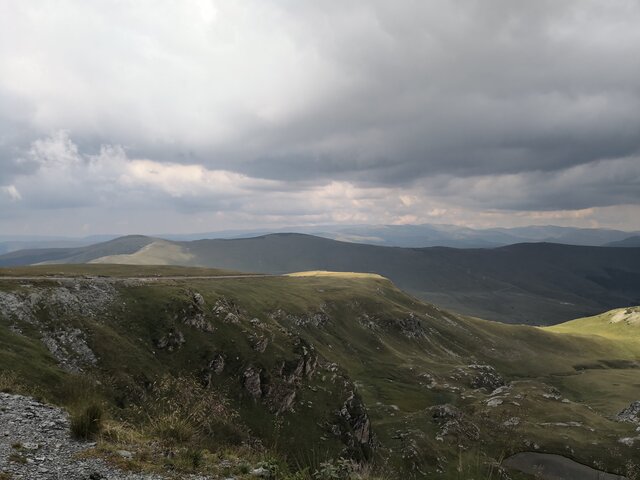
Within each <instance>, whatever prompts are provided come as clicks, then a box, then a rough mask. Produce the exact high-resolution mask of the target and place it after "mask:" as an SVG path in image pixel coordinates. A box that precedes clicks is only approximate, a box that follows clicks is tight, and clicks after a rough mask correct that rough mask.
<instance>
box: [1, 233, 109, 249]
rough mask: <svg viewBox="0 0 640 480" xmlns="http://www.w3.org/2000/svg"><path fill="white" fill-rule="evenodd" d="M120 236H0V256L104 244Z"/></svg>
mask: <svg viewBox="0 0 640 480" xmlns="http://www.w3.org/2000/svg"><path fill="white" fill-rule="evenodd" d="M119 236H120V235H91V236H88V237H82V238H69V237H53V236H33V235H0V254H4V253H10V252H16V251H18V250H28V249H35V248H38V249H40V248H78V247H85V246H88V245H93V244H95V243H98V242H106V241H108V240H112V239H114V238H118V237H119Z"/></svg>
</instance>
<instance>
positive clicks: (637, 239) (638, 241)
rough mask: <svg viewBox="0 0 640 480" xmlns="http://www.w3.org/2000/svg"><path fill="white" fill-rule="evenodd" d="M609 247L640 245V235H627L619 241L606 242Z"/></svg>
mask: <svg viewBox="0 0 640 480" xmlns="http://www.w3.org/2000/svg"><path fill="white" fill-rule="evenodd" d="M606 246H607V247H625V248H628V247H640V235H634V236H633V237H627V238H625V239H624V240H619V241H617V242H609V243H607V244H606Z"/></svg>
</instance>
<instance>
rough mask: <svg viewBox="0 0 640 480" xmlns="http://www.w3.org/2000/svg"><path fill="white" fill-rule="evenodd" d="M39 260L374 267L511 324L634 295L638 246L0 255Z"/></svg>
mask: <svg viewBox="0 0 640 480" xmlns="http://www.w3.org/2000/svg"><path fill="white" fill-rule="evenodd" d="M43 262H44V263H83V262H95V263H123V264H126V263H129V264H139V265H142V264H167V265H189V266H205V267H216V268H225V269H231V270H236V271H253V272H262V273H270V274H281V273H288V272H295V271H303V270H331V271H358V272H370V273H378V274H381V275H384V276H385V277H387V278H390V279H391V280H392V281H394V282H395V283H396V284H397V285H398V286H399V287H400V288H402V289H404V290H406V291H408V292H410V293H411V294H413V295H415V296H417V297H418V298H420V299H423V300H426V301H429V302H432V303H435V304H437V305H440V306H442V307H443V308H447V309H450V310H454V311H458V312H460V313H464V314H468V315H474V316H478V317H483V318H489V319H493V320H500V321H503V322H508V323H527V324H553V323H559V322H562V321H565V320H569V319H572V318H576V317H583V316H587V315H592V314H595V313H598V312H602V311H605V310H610V309H613V308H616V307H621V306H626V305H634V304H638V303H640V249H638V248H604V247H580V246H569V245H557V244H547V243H533V244H517V245H511V246H507V247H501V248H495V249H452V248H442V247H433V248H419V249H415V248H397V247H380V246H374V245H364V244H355V243H349V242H338V241H335V240H329V239H325V238H320V237H314V236H310V235H300V234H275V235H266V236H262V237H255V238H247V239H233V240H231V239H229V240H196V241H190V242H171V241H167V240H160V239H153V238H150V237H142V236H133V237H122V238H119V239H116V240H112V241H110V242H105V243H102V244H96V245H93V246H90V247H82V248H75V249H52V250H29V251H21V252H13V253H11V254H9V255H4V256H0V266H12V265H26V264H32V263H43Z"/></svg>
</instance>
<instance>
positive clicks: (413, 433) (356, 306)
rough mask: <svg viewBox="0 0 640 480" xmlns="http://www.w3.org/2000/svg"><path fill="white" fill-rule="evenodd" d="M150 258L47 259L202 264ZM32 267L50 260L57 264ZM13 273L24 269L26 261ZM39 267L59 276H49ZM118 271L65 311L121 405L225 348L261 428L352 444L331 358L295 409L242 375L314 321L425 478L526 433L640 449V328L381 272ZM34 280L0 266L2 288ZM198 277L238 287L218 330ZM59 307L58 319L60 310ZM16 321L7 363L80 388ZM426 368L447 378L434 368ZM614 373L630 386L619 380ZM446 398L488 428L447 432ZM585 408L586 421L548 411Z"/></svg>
mask: <svg viewBox="0 0 640 480" xmlns="http://www.w3.org/2000/svg"><path fill="white" fill-rule="evenodd" d="M61 268H62V270H61ZM139 268H140V267H115V266H107V265H105V266H98V265H91V266H68V267H66V266H65V267H61V266H55V267H48V269H49V270H48V271H49V272H50V273H55V274H60V273H65V274H73V275H83V274H86V275H117V276H121V277H127V276H133V275H132V272H138V273H136V276H138V275H141V276H144V275H170V276H179V275H181V274H184V275H185V276H187V277H188V276H189V275H194V274H196V275H199V274H200V273H199V272H201V271H200V270H194V269H184V270H181V269H178V268H175V267H174V268H169V267H147V268H146V269H143V270H140V269H139ZM19 272H20V274H22V275H25V274H28V273H29V274H31V273H32V272H33V274H34V275H44V274H46V272H47V267H37V268H33V269H31V268H29V269H21V270H19ZM2 273H4V274H5V275H16V271H15V270H14V271H13V272H12V273H7V272H2ZM33 283H34V285H35V286H43V285H51V284H50V282H47V281H45V280H43V281H37V282H33ZM116 285H117V289H118V292H119V296H120V300H119V301H118V302H117V305H114V307H113V308H111V309H110V310H109V312H108V313H107V314H106V315H104V316H103V317H101V318H83V317H77V316H76V317H70V318H67V317H63V318H62V319H60V318H58V319H57V320H56V321H62V322H69V323H72V324H74V325H76V326H78V327H79V328H81V329H82V330H83V331H86V332H87V333H88V336H89V339H90V346H91V348H92V349H93V350H94V351H95V353H96V355H97V356H98V358H100V363H99V366H98V369H97V370H95V371H92V372H90V373H91V374H92V375H97V376H98V377H100V378H102V379H103V383H104V384H106V385H109V386H110V387H109V388H108V389H104V390H101V393H100V394H101V395H103V396H104V397H105V398H107V399H108V400H109V401H110V402H112V404H114V405H120V407H119V408H116V407H114V409H115V412H116V413H115V414H117V415H126V410H127V407H126V405H127V401H131V402H134V401H135V400H134V399H133V398H132V399H129V400H127V399H126V398H125V397H126V395H125V392H127V391H129V390H131V389H132V388H133V387H134V386H135V387H136V388H139V386H140V385H141V384H144V383H146V382H149V381H152V380H153V379H154V378H156V376H158V375H161V374H163V373H166V372H172V373H173V374H176V375H179V374H182V375H184V374H195V375H199V374H200V372H201V370H202V368H203V366H204V365H206V364H207V363H208V361H209V360H211V358H212V357H213V356H214V355H215V354H216V353H219V352H223V353H224V354H225V356H226V358H227V366H226V367H225V372H224V374H223V375H221V376H214V377H213V382H214V389H215V390H216V391H220V392H223V393H224V394H225V395H226V396H227V397H228V398H229V399H230V400H231V402H232V404H233V405H234V407H236V408H237V409H238V410H239V411H240V412H241V418H242V421H243V422H245V423H246V424H247V425H248V426H249V427H250V428H251V430H252V431H253V432H254V434H256V435H257V436H259V437H260V438H262V439H263V440H264V442H265V444H267V445H268V446H273V448H274V449H276V450H278V451H280V452H281V453H283V454H284V455H286V456H287V457H288V458H289V460H290V461H292V462H294V463H303V464H304V463H305V462H307V461H309V458H308V457H307V456H308V455H310V454H309V453H308V452H313V454H312V456H313V457H335V456H337V455H339V454H340V451H341V450H342V448H343V445H342V444H341V443H340V442H339V441H338V440H337V439H336V438H332V437H331V435H328V434H327V431H326V428H325V427H323V421H329V420H331V419H332V418H333V416H334V413H333V412H335V411H336V410H337V409H339V408H340V406H341V403H342V402H343V401H344V396H345V394H346V392H345V390H344V388H343V385H342V384H341V383H340V382H338V381H336V380H335V379H332V378H331V377H332V375H331V374H330V373H329V372H328V371H327V372H320V373H318V374H317V375H316V376H314V377H313V378H312V379H308V380H305V382H304V384H303V387H302V388H301V389H300V390H299V391H298V394H297V398H296V404H295V405H296V406H295V410H296V411H295V413H293V412H288V413H285V414H283V415H282V416H281V417H275V416H274V415H273V414H271V413H268V412H267V410H266V408H265V406H264V405H263V404H261V403H260V402H255V401H253V400H252V399H250V398H248V396H247V395H246V392H245V391H244V390H243V389H242V385H241V376H242V372H243V371H244V370H245V369H246V368H247V366H248V365H255V366H260V367H261V368H263V369H264V370H265V371H270V372H271V371H274V370H275V369H277V366H278V364H279V362H280V361H281V360H295V358H296V354H295V351H296V346H295V338H297V337H301V338H303V339H304V340H305V341H306V342H308V343H309V344H311V345H314V346H315V348H316V351H317V352H318V353H319V354H320V355H321V357H323V358H324V359H326V361H327V362H335V363H337V364H338V365H339V368H340V371H341V372H342V374H343V375H345V376H346V377H345V378H347V379H349V381H353V382H355V383H356V384H357V385H358V391H359V392H360V395H361V396H362V398H363V400H364V402H365V404H366V405H367V407H368V410H369V414H370V416H371V419H372V423H373V429H374V431H375V433H376V435H377V437H378V440H379V442H380V447H379V448H378V450H377V452H378V453H377V461H378V462H379V463H380V464H383V465H387V466H390V468H392V469H393V470H394V471H396V472H397V471H404V472H405V474H406V475H407V478H412V477H415V478H424V476H422V474H421V473H420V472H424V475H435V474H436V473H435V472H436V470H441V471H443V472H444V473H442V474H441V475H440V477H441V478H459V475H460V472H458V461H460V462H461V464H462V465H463V467H461V468H462V469H463V470H464V472H466V474H469V475H470V474H472V472H473V469H474V468H476V465H480V466H482V465H484V463H485V462H486V461H488V460H489V459H491V458H493V459H499V458H500V457H501V456H502V455H505V454H509V453H512V452H516V451H521V450H526V449H531V448H533V447H531V446H529V447H527V445H533V444H534V443H535V444H537V445H539V447H540V449H541V450H542V451H550V452H558V453H564V454H568V455H569V456H572V457H574V458H576V459H578V460H579V461H582V462H584V463H590V464H591V463H593V462H594V461H599V462H601V464H602V465H603V466H606V467H607V468H609V469H618V470H620V468H622V465H623V464H624V462H625V461H626V459H627V458H629V455H631V456H633V455H637V454H638V449H637V447H636V448H635V450H634V449H633V448H628V447H624V446H622V445H619V444H618V442H617V439H618V438H620V437H622V436H632V435H633V429H632V428H631V426H629V425H625V424H619V423H615V422H612V421H611V420H609V419H608V417H610V416H611V415H613V414H615V413H617V411H619V410H620V409H621V408H622V407H623V406H626V405H628V404H629V403H630V402H631V401H632V400H635V399H638V398H640V385H639V384H638V383H637V380H636V381H632V380H631V377H632V375H634V374H635V375H637V372H638V370H637V369H632V368H626V367H629V366H630V365H631V364H632V362H634V361H637V360H638V359H639V358H640V345H639V344H638V343H634V342H627V344H626V346H625V348H622V349H621V348H620V345H619V343H618V342H613V341H611V340H610V339H607V338H603V337H600V336H590V337H586V336H578V335H573V334H562V335H560V334H558V333H556V332H554V331H547V330H542V329H537V328H533V327H525V326H508V325H503V324H498V323H493V322H487V321H483V320H477V319H472V318H466V317H460V316H456V315H452V314H450V313H447V312H444V311H441V310H439V309H437V308H436V307H434V306H431V305H428V304H424V303H421V302H419V301H417V300H415V299H413V298H411V297H409V296H407V295H406V294H404V293H403V292H401V291H400V290H398V289H397V288H395V287H394V286H393V285H392V284H391V283H390V282H389V281H387V280H386V279H384V278H381V277H378V276H362V275H353V276H351V275H347V274H340V275H328V274H320V275H318V274H316V275H305V276H296V277H265V278H244V279H226V280H203V279H193V278H185V279H184V280H166V281H159V282H153V283H152V284H149V283H143V284H139V285H134V286H131V285H128V286H126V285H125V284H124V283H120V284H116ZM21 288H24V287H21V286H20V285H18V284H16V283H14V282H9V281H4V282H2V280H0V290H5V291H7V290H16V289H18V290H19V289H21ZM194 291H196V292H199V293H200V294H201V295H202V296H203V297H204V300H205V302H206V305H207V309H208V310H209V309H210V308H211V306H212V305H214V304H215V302H216V300H217V299H220V298H225V299H231V300H233V301H235V302H236V303H237V304H238V305H239V306H240V307H241V309H242V311H243V315H242V320H241V322H240V323H239V324H232V323H225V322H222V321H220V319H217V318H214V317H212V316H211V315H209V314H207V317H208V319H209V320H210V321H211V322H213V323H214V325H215V328H216V330H215V332H213V333H206V332H201V331H199V330H196V329H194V328H190V327H187V326H185V325H183V324H181V323H180V322H179V321H176V318H175V317H176V314H177V313H179V312H180V311H181V310H182V309H184V308H185V306H188V305H189V302H190V298H191V295H192V293H193V292H194ZM278 310H283V311H285V312H287V313H288V314H291V315H293V316H295V317H296V318H300V317H303V316H304V315H305V314H306V313H317V312H326V313H327V314H328V316H329V318H330V321H329V322H328V323H326V324H324V325H322V326H319V327H316V326H313V325H306V326H299V325H296V323H295V320H293V319H292V318H289V317H286V316H285V317H282V318H275V317H273V316H271V315H269V314H270V313H273V312H276V311H278ZM411 314H414V315H415V316H416V318H418V319H419V321H420V327H419V329H418V330H417V332H418V334H417V335H416V336H415V338H410V337H409V336H407V335H408V333H409V334H410V333H416V332H415V330H411V325H410V323H409V327H407V323H406V321H405V320H406V319H407V318H409V316H410V315H411ZM44 315H45V317H44V321H47V318H46V317H47V315H46V312H44ZM251 318H258V319H259V320H260V323H261V324H262V325H263V327H261V329H260V330H259V331H256V329H255V327H254V326H253V324H251V323H250V322H249V319H251ZM48 320H49V321H53V320H52V319H51V318H49V319H48ZM9 323H10V322H9V321H8V319H6V318H5V319H2V317H0V329H2V331H1V332H0V339H1V340H0V346H1V348H2V349H1V351H0V366H1V367H2V368H3V369H5V370H9V371H15V372H17V373H18V374H19V375H20V376H21V377H22V378H25V379H28V380H29V381H30V382H32V383H33V384H34V386H36V387H38V388H39V389H41V390H43V391H45V392H48V393H49V395H50V396H52V397H53V398H54V399H56V398H57V399H58V401H68V397H67V396H65V388H66V387H64V385H65V381H64V380H63V381H60V378H63V377H66V376H67V375H66V374H64V373H63V372H61V371H60V370H59V369H58V368H57V367H56V366H55V362H54V361H53V359H52V358H51V356H50V355H48V353H47V351H46V350H45V349H44V348H43V347H42V345H41V343H40V342H39V341H37V338H38V332H36V331H29V329H28V328H26V326H25V334H26V335H27V336H26V337H25V336H19V335H16V334H13V333H9V330H8V329H7V327H8V324H9ZM172 327H175V328H179V329H180V331H182V332H183V333H184V336H185V340H186V343H185V345H184V346H183V347H182V348H180V349H179V350H177V351H174V352H167V351H166V350H163V351H159V350H158V349H157V348H155V346H154V341H157V340H158V338H160V337H161V336H162V335H163V334H165V333H166V332H167V331H169V330H170V329H171V328H172ZM283 327H284V328H285V329H286V332H287V333H283V330H282V328H283ZM558 328H560V327H558ZM407 329H408V330H407ZM252 334H260V335H265V336H267V337H269V338H270V340H271V341H270V343H269V346H268V347H267V349H266V350H265V352H264V353H260V352H258V351H256V350H254V349H253V348H252V347H251V340H250V339H251V335H252ZM476 362H477V363H483V364H489V365H493V366H494V367H495V368H496V369H497V370H498V371H499V372H500V373H501V374H502V375H503V376H504V377H505V379H506V380H507V381H510V382H512V387H511V389H510V391H509V393H508V394H507V395H505V396H504V397H503V403H502V405H499V406H497V407H488V406H486V400H487V398H488V396H487V395H488V392H483V391H481V390H474V389H472V388H471V387H470V385H469V379H468V377H465V376H464V374H461V373H460V372H461V371H460V370H459V369H460V368H462V372H467V373H468V368H466V366H467V365H469V364H472V363H476ZM621 367H623V368H621ZM425 374H428V375H430V376H431V377H432V378H433V379H434V381H433V382H431V381H427V380H425V376H424V375H425ZM106 379H108V381H107V380H106ZM585 379H588V381H585ZM614 384H619V386H620V387H619V388H617V387H611V385H614ZM552 386H555V387H557V388H559V389H560V397H559V398H558V399H555V398H547V397H545V396H544V395H545V394H546V395H547V396H548V395H549V393H552V390H551V387H552ZM560 398H566V399H567V400H568V401H567V402H566V403H565V402H561V401H559V400H560ZM444 403H451V404H454V405H456V406H458V407H459V408H460V409H461V410H462V411H463V412H466V415H467V417H466V418H467V420H465V421H464V422H462V424H463V425H462V426H463V427H464V424H465V422H470V423H473V424H475V425H477V426H478V427H479V428H480V432H481V433H480V438H479V439H477V440H476V439H470V438H467V437H466V436H465V433H464V428H460V429H459V431H457V430H455V429H454V433H453V434H450V435H449V436H445V438H444V440H443V441H439V440H436V438H435V437H436V435H437V433H438V430H439V426H438V425H437V424H436V423H435V422H434V420H433V418H432V417H433V415H432V411H431V410H429V408H430V407H432V406H434V405H439V404H444ZM123 406H124V408H122V407H123ZM121 410H122V411H121ZM512 417H518V419H519V423H518V425H517V426H504V425H503V422H504V421H505V420H507V419H509V418H512ZM276 420H277V421H276ZM570 421H575V422H580V423H581V424H582V425H583V426H581V427H564V426H549V425H541V424H543V423H557V422H560V423H566V422H570ZM276 425H277V427H276ZM590 429H593V431H592V430H590ZM526 442H528V443H526ZM459 445H462V446H463V449H462V450H460V447H459ZM567 448H571V449H573V450H567ZM443 459H446V461H445V460H443Z"/></svg>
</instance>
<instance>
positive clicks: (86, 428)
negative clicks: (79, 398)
mask: <svg viewBox="0 0 640 480" xmlns="http://www.w3.org/2000/svg"><path fill="white" fill-rule="evenodd" d="M103 417H104V412H103V409H102V407H101V406H100V405H97V404H91V405H89V406H87V407H86V408H84V409H82V410H79V411H77V412H76V413H74V414H73V415H72V416H71V434H72V435H73V436H74V437H75V438H78V439H81V440H89V439H92V438H95V437H96V435H98V434H99V433H100V431H101V430H102V421H103Z"/></svg>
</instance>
